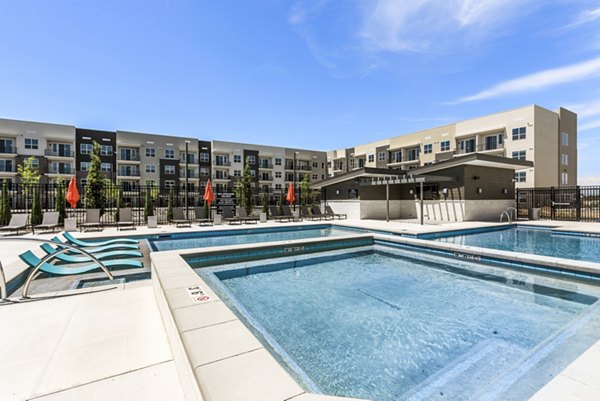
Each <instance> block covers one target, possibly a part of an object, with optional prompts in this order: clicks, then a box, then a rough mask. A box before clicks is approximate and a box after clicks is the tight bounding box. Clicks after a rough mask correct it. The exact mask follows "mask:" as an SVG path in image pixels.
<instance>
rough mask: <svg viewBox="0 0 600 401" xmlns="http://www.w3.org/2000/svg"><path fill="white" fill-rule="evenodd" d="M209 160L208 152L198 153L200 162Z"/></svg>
mask: <svg viewBox="0 0 600 401" xmlns="http://www.w3.org/2000/svg"><path fill="white" fill-rule="evenodd" d="M209 161H210V154H208V153H200V163H208V162H209Z"/></svg>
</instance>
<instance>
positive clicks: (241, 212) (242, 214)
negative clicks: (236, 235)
mask: <svg viewBox="0 0 600 401" xmlns="http://www.w3.org/2000/svg"><path fill="white" fill-rule="evenodd" d="M238 216H239V218H240V219H241V220H242V222H244V223H249V224H256V223H258V221H259V220H260V217H256V216H248V213H246V209H244V208H243V207H240V208H238Z"/></svg>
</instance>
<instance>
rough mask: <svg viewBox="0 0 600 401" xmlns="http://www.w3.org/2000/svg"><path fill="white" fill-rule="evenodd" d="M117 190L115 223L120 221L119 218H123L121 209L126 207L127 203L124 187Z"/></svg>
mask: <svg viewBox="0 0 600 401" xmlns="http://www.w3.org/2000/svg"><path fill="white" fill-rule="evenodd" d="M115 189H116V193H117V198H116V203H115V209H116V210H115V221H119V218H120V217H121V212H120V210H119V209H121V208H122V207H125V202H124V201H123V187H117V188H115Z"/></svg>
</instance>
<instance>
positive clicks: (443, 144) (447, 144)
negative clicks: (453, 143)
mask: <svg viewBox="0 0 600 401" xmlns="http://www.w3.org/2000/svg"><path fill="white" fill-rule="evenodd" d="M440 150H441V151H442V152H447V151H449V150H450V141H442V142H440Z"/></svg>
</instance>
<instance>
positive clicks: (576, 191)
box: [575, 185, 581, 221]
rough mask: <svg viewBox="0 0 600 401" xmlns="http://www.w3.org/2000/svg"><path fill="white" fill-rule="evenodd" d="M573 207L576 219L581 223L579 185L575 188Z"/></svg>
mask: <svg viewBox="0 0 600 401" xmlns="http://www.w3.org/2000/svg"><path fill="white" fill-rule="evenodd" d="M575 205H576V208H577V209H576V210H577V212H576V219H577V221H581V188H580V187H579V185H577V186H576V187H575Z"/></svg>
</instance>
